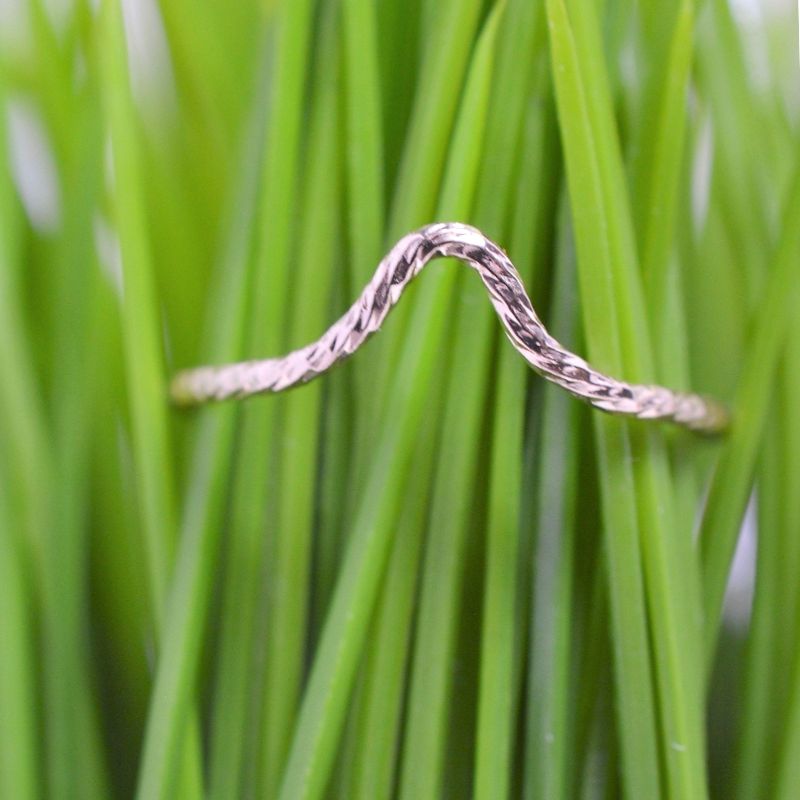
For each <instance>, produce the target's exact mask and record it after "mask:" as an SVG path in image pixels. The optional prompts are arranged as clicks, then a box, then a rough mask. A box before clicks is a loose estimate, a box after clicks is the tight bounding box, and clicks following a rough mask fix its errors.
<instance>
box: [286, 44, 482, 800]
mask: <svg viewBox="0 0 800 800" xmlns="http://www.w3.org/2000/svg"><path fill="white" fill-rule="evenodd" d="M490 30H491V29H490ZM492 44H493V37H492V36H489V35H487V36H486V37H485V38H484V39H483V40H482V46H481V47H480V48H479V50H478V51H476V54H475V56H474V62H473V65H472V67H471V69H470V75H469V78H468V81H467V88H466V91H465V95H464V99H463V102H462V109H461V111H460V113H459V120H458V122H457V125H456V130H455V137H454V141H453V145H452V156H451V160H450V163H449V165H448V168H447V171H446V178H445V186H444V188H443V190H442V198H441V201H440V205H441V210H442V212H446V211H448V210H449V212H452V213H455V212H458V211H459V209H461V210H462V211H463V210H464V208H465V207H467V206H468V205H469V204H470V199H471V197H472V195H473V192H474V187H475V182H476V179H477V167H478V163H479V159H480V154H481V152H482V150H481V143H482V138H483V136H482V133H483V128H482V125H480V123H479V121H480V120H481V119H484V118H485V113H484V111H485V107H486V103H487V99H488V92H489V79H490V76H491V66H492V57H491V56H492ZM476 121H477V122H476ZM456 270H457V268H453V267H451V269H450V270H448V269H447V268H446V267H445V269H444V270H442V272H441V273H439V274H433V275H430V276H427V277H428V281H429V282H436V281H437V279H438V281H439V283H438V286H437V289H438V291H436V294H431V293H430V292H429V294H428V295H427V296H426V297H425V298H424V299H427V300H429V298H433V300H434V302H430V300H429V303H430V305H427V304H419V305H418V306H417V309H416V314H415V318H416V320H417V321H416V322H415V324H414V330H415V331H418V334H417V335H416V336H415V337H414V338H413V339H412V340H411V341H410V342H409V343H407V344H406V346H405V348H404V357H405V359H409V360H410V359H415V358H419V357H420V356H422V358H424V359H425V360H427V359H428V358H429V357H432V356H433V354H434V353H435V350H433V351H431V350H430V348H431V346H432V345H431V344H430V342H429V341H427V340H422V339H421V338H420V337H426V339H427V337H428V336H429V334H428V333H427V331H428V329H429V328H430V327H431V326H437V327H438V326H439V325H440V324H441V323H440V322H439V321H438V320H441V319H444V318H445V317H446V316H447V315H446V311H445V309H446V308H447V305H448V303H449V300H448V291H447V288H448V287H450V286H452V285H453V279H454V277H455V275H456ZM434 309H436V310H434ZM421 347H424V350H425V353H424V354H420V352H419V351H420V349H421ZM394 380H395V381H397V377H395V379H394ZM411 380H413V381H414V382H417V381H421V380H422V379H421V378H419V377H414V378H411ZM400 385H403V384H401V383H396V384H395V386H396V387H397V386H400ZM420 390H421V391H423V392H426V391H429V389H428V388H427V387H426V386H425V385H424V384H423V385H422V386H421V387H420V388H419V389H416V390H415V391H420ZM405 391H406V390H404V392H405ZM395 413H397V409H395ZM402 413H403V416H405V414H406V412H405V411H403V412H402ZM391 418H392V419H394V418H395V414H394V413H393V414H392V416H391ZM412 445H413V441H406V440H403V443H402V447H403V449H405V448H409V447H411V446H412ZM414 449H415V450H416V448H414ZM394 457H395V456H393V458H394ZM396 457H398V458H401V459H403V460H402V461H400V462H399V465H402V467H400V469H399V470H398V468H397V466H395V467H394V468H393V469H392V477H391V480H392V481H393V482H394V481H396V482H397V483H398V484H402V482H403V481H404V478H403V477H402V476H403V473H404V472H405V470H406V469H407V466H406V465H405V463H404V462H405V458H404V457H403V455H402V452H401V451H400V450H398V451H397V453H396ZM427 458H428V460H430V454H428V456H427ZM394 463H398V462H394ZM423 463H424V462H423ZM372 470H373V471H374V470H375V467H374V466H373V467H372ZM398 472H399V474H398ZM426 472H427V469H426V467H425V466H422V465H420V466H419V471H418V472H417V476H419V475H420V474H422V475H424V474H426ZM412 484H413V485H414V486H416V487H417V489H421V488H422V487H421V486H420V485H419V481H418V480H417V478H415V479H414V481H412ZM406 491H409V489H406ZM395 492H396V490H395ZM393 494H394V492H390V491H388V490H387V491H382V492H381V496H380V498H377V501H378V502H379V503H380V504H382V505H383V506H385V507H387V512H386V513H388V509H390V508H391V507H392V505H393V504H394V503H395V502H396V497H394V496H393ZM420 510H421V509H415V510H414V512H413V513H412V512H409V515H410V516H409V519H407V520H405V521H403V520H401V522H400V526H399V530H398V531H397V532H396V535H404V538H405V537H408V541H407V545H404V546H403V547H399V546H398V548H397V549H396V551H395V554H394V555H393V557H392V568H391V569H390V572H389V577H388V585H391V586H393V587H394V588H393V591H392V593H391V597H389V596H388V595H387V600H386V602H385V604H384V606H383V608H382V612H381V616H380V618H379V619H380V620H382V621H383V624H382V625H381V628H380V630H381V632H383V631H385V632H386V633H387V634H388V635H389V636H390V637H391V639H392V642H393V651H394V650H395V649H397V648H399V650H400V652H398V653H397V655H396V657H395V658H394V659H392V658H381V659H380V660H379V661H378V662H377V663H375V664H373V665H372V670H374V671H373V672H372V673H371V675H372V677H371V681H372V683H371V684H368V686H369V685H372V686H374V687H375V691H374V692H369V691H368V692H367V696H366V698H365V701H364V711H363V717H362V721H361V722H360V725H362V726H366V727H365V728H363V730H364V733H363V735H362V736H360V737H359V753H358V755H357V758H358V759H359V760H358V764H360V765H361V766H360V767H359V766H358V765H356V767H355V773H356V778H355V781H356V782H355V787H356V788H355V789H354V791H355V792H357V793H359V792H360V793H363V794H357V795H356V796H365V797H366V796H369V797H375V796H377V797H380V796H384V794H383V793H385V792H386V791H388V789H389V785H388V779H389V778H390V777H391V776H390V774H387V765H388V764H390V763H391V752H392V749H393V737H392V736H389V737H381V738H379V739H378V738H374V739H373V738H372V737H371V736H369V735H367V730H368V729H369V726H370V725H371V724H372V721H373V720H375V719H376V717H380V718H381V721H382V722H381V724H382V725H384V726H386V729H387V731H388V732H390V733H391V731H392V730H394V729H395V726H396V722H393V720H396V719H397V715H398V713H399V700H400V696H399V691H400V688H401V686H400V684H399V680H398V679H399V677H400V674H401V673H399V672H398V666H399V664H401V663H402V661H403V660H404V659H403V657H402V650H403V649H404V646H403V643H404V639H405V637H404V636H403V635H402V633H401V631H402V630H403V629H404V628H405V629H407V628H408V625H409V623H410V618H409V614H410V611H411V605H410V601H411V599H412V597H413V588H414V584H415V572H416V554H417V553H418V548H419V537H420V534H421V528H420V525H419V522H420V518H419V511H420ZM383 525H384V528H383V530H381V531H380V536H381V537H382V538H384V539H386V542H384V543H383V547H387V546H388V544H389V540H388V537H389V536H390V535H391V534H392V533H393V531H392V529H391V524H390V523H388V522H384V523H383ZM376 527H377V525H376ZM370 566H374V565H370ZM341 591H342V588H341V586H338V587H337V594H340V593H341ZM332 613H335V606H334V612H332ZM330 625H331V621H330V619H329V620H328V622H327V623H326V629H325V632H324V634H323V645H322V646H323V647H324V643H325V637H327V636H328V635H329V628H330ZM386 626H390V627H386ZM382 635H383V633H379V634H378V636H379V638H380V636H382ZM317 658H318V659H319V658H320V656H318V657H317ZM320 669H321V667H320V666H319V663H316V664H315V666H314V672H312V682H311V687H310V689H309V691H308V692H307V695H306V698H304V711H305V709H306V707H307V706H308V704H309V702H310V700H309V696H310V695H311V693H312V692H313V690H314V675H315V674H316V672H317V670H320ZM347 677H348V679H349V680H352V678H351V677H349V676H347ZM387 687H391V688H390V689H388V691H387ZM344 691H346V690H344ZM300 724H301V727H300V729H299V731H298V732H297V733H296V734H295V746H294V747H293V753H294V752H298V751H299V748H298V741H299V737H300V735H301V734H300V731H302V724H303V718H302V716H301V723H300ZM316 724H320V725H324V726H325V727H327V726H328V725H331V724H333V725H336V724H337V722H336V720H335V719H328V720H326V719H320V720H319V721H318V722H317V723H316ZM328 746H329V747H330V746H331V745H328ZM362 749H363V750H362ZM328 757H329V756H328ZM292 766H293V764H292V762H291V761H290V764H289V771H288V774H287V778H286V779H285V782H284V788H283V791H284V792H286V791H287V789H286V787H287V786H288V785H291V784H289V783H288V781H289V780H291V779H292V778H293V775H292ZM324 768H325V764H324V762H323V764H322V766H320V768H319V769H320V770H322V769H324ZM295 788H297V787H295ZM309 791H312V790H309ZM316 791H319V789H316ZM373 792H375V794H373ZM289 796H291V795H289ZM310 796H314V795H313V793H312V794H311V795H310Z"/></svg>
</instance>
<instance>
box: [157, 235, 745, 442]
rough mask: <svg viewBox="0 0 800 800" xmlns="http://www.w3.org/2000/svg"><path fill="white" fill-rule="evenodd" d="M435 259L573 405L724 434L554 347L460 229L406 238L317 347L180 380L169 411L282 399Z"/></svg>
mask: <svg viewBox="0 0 800 800" xmlns="http://www.w3.org/2000/svg"><path fill="white" fill-rule="evenodd" d="M441 256H447V257H452V258H456V259H458V260H460V261H463V262H464V263H465V264H467V265H468V266H470V267H472V268H473V269H474V270H475V271H476V272H477V273H478V275H479V276H480V278H481V280H482V281H483V284H484V286H485V287H486V289H487V291H488V292H489V299H490V300H491V303H492V305H493V306H494V310H495V311H496V312H497V316H498V317H499V318H500V322H501V323H502V324H503V328H504V329H505V333H506V335H507V336H508V338H509V339H510V341H511V343H512V344H513V345H514V347H515V348H516V349H517V351H518V352H519V353H520V355H521V356H522V357H523V358H524V359H525V360H526V361H527V362H528V364H530V366H531V367H532V368H533V369H534V370H535V371H536V372H537V373H539V374H540V375H541V376H543V377H544V378H546V379H547V380H549V381H551V382H552V383H555V384H556V385H557V386H560V387H561V388H562V389H565V390H566V391H568V392H569V393H570V394H572V395H573V396H575V397H577V398H579V399H581V400H584V401H586V402H587V403H589V404H590V405H592V406H594V407H595V408H598V409H600V410H602V411H606V412H609V413H611V414H621V415H624V416H629V417H636V418H638V419H652V420H667V421H670V422H674V423H676V424H678V425H682V426H683V427H685V428H688V429H690V430H693V431H697V432H700V433H719V432H721V431H723V430H724V429H725V428H726V427H727V426H728V424H729V414H728V411H727V409H726V408H725V406H724V405H722V404H721V403H719V402H717V401H716V400H714V399H712V398H708V397H704V396H701V395H697V394H692V393H684V392H675V391H672V390H670V389H666V388H664V387H663V386H649V385H643V384H632V383H625V382H624V381H620V380H616V379H614V378H610V377H608V376H607V375H604V374H603V373H601V372H598V371H597V370H596V369H594V368H593V367H591V366H590V365H589V364H588V363H587V362H586V361H584V360H583V359H582V358H580V357H579V356H577V355H575V354H574V353H571V352H570V351H569V350H567V349H566V348H565V347H564V346H563V345H561V344H559V342H557V341H556V340H555V339H554V338H553V337H552V336H551V335H550V334H549V333H548V332H547V329H546V328H545V327H544V325H543V324H542V323H541V321H540V320H539V318H538V317H537V316H536V312H535V311H534V310H533V305H532V304H531V301H530V298H529V297H528V295H527V293H526V291H525V287H524V286H523V284H522V280H521V279H520V277H519V273H518V272H517V270H516V269H515V267H514V265H513V264H512V263H511V261H510V260H509V258H508V256H507V255H506V254H505V252H503V250H502V248H500V247H499V246H498V245H496V244H495V243H494V242H493V241H491V240H490V239H488V238H487V237H486V236H484V235H483V234H482V233H481V232H480V231H479V230H478V229H477V228H473V227H471V226H469V225H463V224H461V223H458V222H447V223H437V224H433V225H426V226H425V227H424V228H420V229H419V230H418V231H415V232H414V233H410V234H408V235H407V236H404V237H403V238H402V239H401V240H400V241H399V242H398V243H397V244H396V245H395V246H394V247H393V248H392V250H391V251H390V252H389V254H388V255H387V256H386V257H385V258H384V259H383V260H382V261H381V263H380V264H379V265H378V268H377V270H376V271H375V275H374V276H373V277H372V280H371V281H370V282H369V284H367V286H366V288H365V289H364V291H363V292H362V293H361V296H360V297H359V298H358V300H356V302H355V303H354V304H353V305H352V306H351V307H350V310H349V311H348V312H347V313H346V314H345V315H344V316H343V317H342V318H341V319H339V320H338V321H337V322H335V323H334V324H333V325H332V326H331V327H330V328H328V330H327V331H326V332H325V333H324V334H323V335H322V336H321V337H320V338H319V339H317V341H315V342H312V343H311V344H309V345H307V346H306V347H303V348H301V349H299V350H294V351H292V352H291V353H288V354H287V355H285V356H282V357H280V358H268V359H263V360H254V361H243V362H239V363H236V364H226V365H223V366H218V367H214V366H208V367H198V368H196V369H189V370H185V371H183V372H180V373H178V375H176V377H175V379H174V380H173V382H172V386H171V395H172V399H173V401H174V402H175V403H176V404H177V405H180V406H193V405H198V404H201V403H207V402H211V401H219V400H228V399H234V398H236V399H242V398H245V397H250V396H252V395H257V394H264V393H268V392H283V391H285V390H287V389H291V388H292V387H294V386H297V385H299V384H303V383H308V382H309V381H311V380H313V379H314V378H316V377H318V376H320V375H322V374H323V373H325V372H327V371H328V370H329V369H330V368H331V367H333V366H334V365H335V364H337V363H338V362H340V361H343V360H344V359H345V358H348V357H349V356H351V355H352V354H353V353H355V351H356V350H358V348H359V347H361V345H362V344H363V343H364V342H365V341H366V340H367V339H368V338H369V337H370V336H372V334H373V333H375V332H376V331H377V330H378V329H379V328H380V326H381V325H382V323H383V321H384V320H385V319H386V317H387V315H388V314H389V311H391V309H392V307H393V306H394V305H395V304H396V303H397V301H398V300H399V299H400V296H401V295H402V294H403V290H404V289H405V287H406V286H407V285H408V284H409V283H410V282H411V280H412V279H413V278H414V276H415V275H417V274H418V273H419V272H420V271H421V270H422V268H423V267H424V266H425V265H426V264H427V263H428V262H429V261H431V260H433V259H434V258H438V257H441Z"/></svg>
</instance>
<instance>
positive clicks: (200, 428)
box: [137, 92, 265, 798]
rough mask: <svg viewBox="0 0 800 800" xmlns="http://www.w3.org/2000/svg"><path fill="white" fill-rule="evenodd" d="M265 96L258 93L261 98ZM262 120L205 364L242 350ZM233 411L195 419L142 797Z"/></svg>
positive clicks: (201, 570) (179, 680)
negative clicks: (174, 573)
mask: <svg viewBox="0 0 800 800" xmlns="http://www.w3.org/2000/svg"><path fill="white" fill-rule="evenodd" d="M264 94H265V93H264V92H262V93H260V94H258V95H257V98H258V100H259V101H261V100H263V96H264ZM260 105H261V103H260V102H259V106H260ZM260 118H261V115H260V113H259V114H257V115H256V117H255V121H254V123H253V124H252V129H251V130H250V131H249V134H250V135H249V138H248V141H247V145H246V146H245V150H244V153H243V164H242V178H241V182H240V185H239V187H238V191H237V194H236V202H235V203H233V204H232V206H231V218H230V219H229V220H228V224H227V227H226V231H227V234H226V238H225V240H224V249H223V250H222V252H221V253H220V257H219V261H218V265H217V270H216V278H215V280H216V283H215V286H214V288H213V291H212V292H211V295H210V296H211V298H213V301H214V305H213V307H212V308H211V309H210V312H211V313H210V317H209V326H208V327H209V336H208V343H207V344H206V345H205V347H204V348H203V353H204V354H205V357H206V358H207V359H208V361H209V363H222V362H225V361H230V360H233V359H235V358H238V357H240V356H241V349H242V339H243V333H244V327H245V319H246V317H245V314H246V301H247V276H248V266H249V254H250V247H251V241H252V228H253V221H254V218H255V208H256V202H257V201H256V198H257V187H258V167H259V165H260V159H259V153H260V149H261V142H262V135H261V127H262V126H261V123H260V121H259V120H260ZM236 412H237V409H236V408H235V407H232V406H231V407H226V408H221V409H207V410H204V411H202V412H200V415H199V418H198V419H197V422H196V435H195V438H194V442H193V449H192V454H191V461H190V472H189V477H188V482H187V483H188V488H187V497H186V500H185V507H184V510H183V517H182V521H181V530H180V546H179V550H178V554H177V560H176V564H177V566H176V575H175V579H174V581H173V584H172V585H171V590H170V596H169V602H168V606H167V613H166V617H165V624H164V634H163V637H162V641H163V645H164V646H163V651H162V654H161V660H160V662H159V668H158V671H157V674H156V682H155V686H154V688H153V694H152V697H151V702H150V711H149V717H148V722H147V729H146V732H145V740H144V753H143V756H142V761H141V764H140V769H139V785H138V794H137V796H138V797H141V798H151V797H160V796H168V795H169V791H170V786H171V780H172V776H173V770H174V762H175V749H176V747H177V746H178V743H179V742H180V739H181V736H182V734H183V731H184V726H185V724H186V718H187V714H188V702H189V698H190V696H191V692H192V690H193V686H194V681H195V676H196V673H197V662H198V657H199V650H200V644H201V635H202V631H203V628H204V625H205V614H206V608H207V604H208V600H209V597H208V594H209V586H210V581H211V575H212V570H213V569H214V567H215V566H216V558H217V552H218V548H219V539H220V536H221V534H222V519H223V517H222V509H223V504H224V501H225V492H226V489H227V486H228V481H229V470H230V466H231V460H232V451H231V447H232V443H233V434H234V423H235V420H236ZM248 635H249V632H248ZM232 702H233V701H232Z"/></svg>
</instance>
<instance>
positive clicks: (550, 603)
mask: <svg viewBox="0 0 800 800" xmlns="http://www.w3.org/2000/svg"><path fill="white" fill-rule="evenodd" d="M559 227H560V233H559V242H558V245H557V247H558V251H557V261H556V268H555V281H556V286H555V289H554V299H553V307H554V310H553V312H552V314H551V317H552V319H551V326H550V327H551V330H552V332H553V335H554V336H556V337H558V338H559V340H560V341H562V342H570V341H571V340H572V339H573V338H574V333H575V326H576V324H577V315H576V313H575V308H574V305H575V304H574V302H573V301H574V297H573V294H574V289H573V286H572V284H573V282H574V279H575V277H574V266H572V265H570V260H572V261H574V258H575V256H574V252H573V251H572V247H571V243H570V241H569V236H570V235H571V233H570V231H569V228H568V226H567V224H566V221H565V218H564V214H563V209H562V213H561V214H560V222H559ZM577 409H578V407H577V406H576V404H575V403H573V402H572V400H571V399H570V398H568V397H566V396H565V395H564V394H563V393H560V392H558V391H557V390H556V389H555V388H554V387H551V386H547V387H545V389H544V392H543V397H542V416H541V421H540V422H539V425H540V428H541V439H540V444H539V448H540V452H539V454H538V459H537V461H538V470H537V473H536V478H537V480H536V487H537V489H536V495H537V497H536V516H535V523H534V524H535V528H536V533H535V543H534V547H535V551H534V553H533V569H532V577H533V598H532V614H531V620H530V624H531V633H530V643H529V667H528V670H529V672H528V710H527V718H526V731H525V738H526V741H525V783H524V792H525V797H528V798H539V797H541V798H559V797H563V796H565V795H566V786H567V785H568V775H567V769H566V767H567V747H568V742H569V741H570V729H569V727H568V726H569V724H570V723H569V716H568V709H569V699H568V693H569V689H570V687H569V677H570V669H569V662H570V658H571V655H572V646H573V643H572V639H571V635H570V634H571V631H570V628H571V624H572V623H571V617H572V613H573V605H572V582H573V580H574V579H575V578H574V568H573V548H574V546H575V545H574V540H575V527H576V522H577V515H578V509H577V507H576V500H577V489H578V439H577V435H578V430H577V426H576V424H575V423H576V422H577ZM501 577H502V576H501ZM488 791H489V784H487V794H485V795H484V796H485V797H489V796H490V794H489V793H488Z"/></svg>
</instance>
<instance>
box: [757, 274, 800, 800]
mask: <svg viewBox="0 0 800 800" xmlns="http://www.w3.org/2000/svg"><path fill="white" fill-rule="evenodd" d="M797 297H798V292H797V290H796V289H795V302H796V301H797ZM798 330H800V324H798V321H797V317H796V316H795V317H794V319H792V322H791V333H792V334H793V335H792V337H791V339H790V343H789V346H788V347H787V352H786V356H787V358H786V360H785V370H786V375H785V382H784V385H783V387H782V388H783V391H782V392H781V394H780V395H779V402H780V403H781V405H779V410H780V411H781V412H783V413H782V415H781V417H782V419H783V420H784V427H783V433H784V437H783V438H782V439H781V441H780V444H781V449H780V451H779V452H780V456H781V460H780V464H779V467H780V472H779V473H778V474H779V475H780V477H781V478H783V480H782V481H781V488H782V493H781V496H780V500H781V501H782V504H781V507H780V509H779V511H780V515H779V516H778V520H779V523H780V525H779V528H778V530H777V531H776V533H777V532H780V534H782V535H781V537H780V541H779V548H780V556H779V557H780V558H781V563H779V564H778V567H779V569H780V572H781V574H780V575H779V581H780V582H779V584H778V587H777V588H778V592H779V599H778V603H777V604H775V605H774V606H773V611H774V609H775V608H786V609H788V610H789V613H792V612H794V613H795V614H796V612H797V608H798V604H799V601H798V593H797V572H798V570H797V567H798V546H797V541H796V540H797V531H798V529H800V499H799V498H798V488H797V483H798V475H800V472H798V465H797V458H798V451H797V449H796V448H797V447H798V442H800V425H798V423H797V419H796V416H795V414H794V413H793V410H794V409H795V408H796V407H797V406H796V404H797V401H798V398H800V394H799V393H798V392H800V370H799V369H798V366H797V364H798V362H797V354H798V349H800V347H798V339H797V333H798ZM785 470H788V472H787V471H785ZM767 533H768V532H767ZM780 545H783V546H782V547H781V546H780ZM774 616H777V615H774ZM790 618H792V617H790ZM770 622H771V624H772V625H775V624H776V623H777V622H778V620H777V619H774V620H771V621H770ZM775 633H776V634H778V635H777V636H776V637H775V640H774V642H775V646H776V647H775V650H776V652H775V653H774V656H773V658H774V660H775V664H776V665H778V666H779V671H778V672H777V673H772V674H771V675H769V676H768V675H767V674H762V675H760V676H756V677H760V678H761V679H762V680H765V681H771V682H772V691H773V695H774V698H773V703H774V706H776V707H777V710H778V714H777V716H778V719H779V720H780V719H781V717H784V715H785V720H786V722H785V727H781V728H779V729H778V730H779V731H780V732H782V733H783V734H784V735H783V738H782V741H781V739H778V740H777V749H778V752H779V753H780V757H779V759H778V769H777V773H776V774H777V776H778V781H777V790H776V793H775V796H776V797H778V798H788V797H790V796H791V794H792V792H793V791H794V787H796V786H797V779H798V769H797V754H798V752H800V667H798V658H797V646H798V644H797V635H796V632H795V635H794V636H792V632H789V635H788V636H787V635H786V633H787V632H786V630H785V628H779V629H778V630H776V631H775ZM787 640H788V641H787ZM787 664H788V665H790V667H789V672H790V678H789V682H788V684H784V683H782V682H780V680H779V679H780V676H781V675H782V674H784V673H785V671H786V665H787ZM786 685H788V687H789V691H790V692H791V695H790V696H791V701H790V704H789V706H788V709H785V710H783V713H781V709H782V708H784V704H785V701H786V694H785V692H784V688H785V686H786ZM773 719H774V717H773ZM766 721H767V722H771V720H766ZM767 731H769V728H768V729H767ZM781 745H782V747H781ZM769 766H770V763H769V762H768V764H767V768H769Z"/></svg>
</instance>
